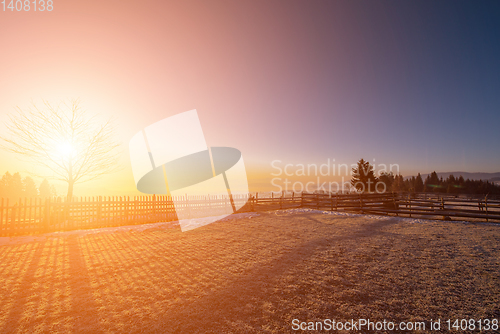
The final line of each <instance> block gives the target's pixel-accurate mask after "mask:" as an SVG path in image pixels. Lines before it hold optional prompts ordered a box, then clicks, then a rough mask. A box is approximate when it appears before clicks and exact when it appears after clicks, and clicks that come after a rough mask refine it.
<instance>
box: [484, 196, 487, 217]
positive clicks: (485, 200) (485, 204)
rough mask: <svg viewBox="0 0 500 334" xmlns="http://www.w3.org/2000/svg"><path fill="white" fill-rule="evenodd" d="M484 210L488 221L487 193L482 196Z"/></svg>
mask: <svg viewBox="0 0 500 334" xmlns="http://www.w3.org/2000/svg"><path fill="white" fill-rule="evenodd" d="M484 212H485V213H486V221H488V195H486V196H484Z"/></svg>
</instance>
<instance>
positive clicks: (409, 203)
mask: <svg viewBox="0 0 500 334" xmlns="http://www.w3.org/2000/svg"><path fill="white" fill-rule="evenodd" d="M408 208H409V209H410V218H411V196H410V194H408Z"/></svg>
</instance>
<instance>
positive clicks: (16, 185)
mask: <svg viewBox="0 0 500 334" xmlns="http://www.w3.org/2000/svg"><path fill="white" fill-rule="evenodd" d="M8 189H9V190H8V191H9V197H10V198H11V199H12V200H13V201H16V202H17V201H18V200H19V198H21V197H22V196H23V180H22V178H21V174H19V173H18V172H17V173H14V175H12V180H11V183H10V185H9V188H8Z"/></svg>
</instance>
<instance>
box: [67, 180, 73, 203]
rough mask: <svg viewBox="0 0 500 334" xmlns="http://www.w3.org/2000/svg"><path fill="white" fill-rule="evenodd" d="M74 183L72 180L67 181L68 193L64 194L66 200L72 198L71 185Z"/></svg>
mask: <svg viewBox="0 0 500 334" xmlns="http://www.w3.org/2000/svg"><path fill="white" fill-rule="evenodd" d="M74 185H75V182H74V181H70V182H68V194H67V195H66V199H67V201H68V202H70V201H71V199H72V198H73V186H74Z"/></svg>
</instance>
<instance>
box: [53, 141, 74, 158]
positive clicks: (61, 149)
mask: <svg viewBox="0 0 500 334" xmlns="http://www.w3.org/2000/svg"><path fill="white" fill-rule="evenodd" d="M57 153H58V155H59V156H60V157H61V158H63V159H68V158H71V157H72V156H73V154H74V153H75V149H74V147H73V145H71V143H70V142H61V143H59V144H58V145H57Z"/></svg>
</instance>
